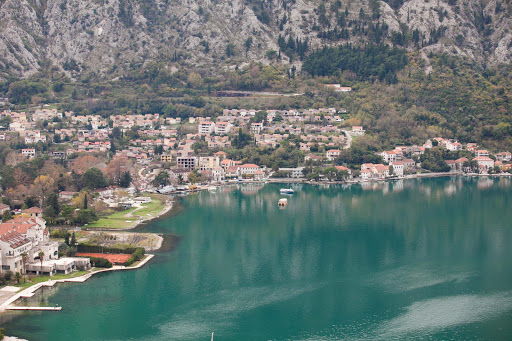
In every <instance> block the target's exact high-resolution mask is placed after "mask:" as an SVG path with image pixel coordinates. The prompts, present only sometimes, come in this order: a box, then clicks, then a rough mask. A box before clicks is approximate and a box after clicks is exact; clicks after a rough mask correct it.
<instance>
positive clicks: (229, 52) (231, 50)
mask: <svg viewBox="0 0 512 341" xmlns="http://www.w3.org/2000/svg"><path fill="white" fill-rule="evenodd" d="M235 54H236V51H235V44H233V43H229V44H227V45H226V57H233V56H234V55H235Z"/></svg>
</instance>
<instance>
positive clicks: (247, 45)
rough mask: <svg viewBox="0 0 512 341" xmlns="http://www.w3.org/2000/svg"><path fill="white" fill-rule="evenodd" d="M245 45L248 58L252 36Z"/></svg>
mask: <svg viewBox="0 0 512 341" xmlns="http://www.w3.org/2000/svg"><path fill="white" fill-rule="evenodd" d="M244 46H245V58H247V53H248V52H249V49H250V48H251V46H252V37H249V38H247V40H246V41H245V43H244Z"/></svg>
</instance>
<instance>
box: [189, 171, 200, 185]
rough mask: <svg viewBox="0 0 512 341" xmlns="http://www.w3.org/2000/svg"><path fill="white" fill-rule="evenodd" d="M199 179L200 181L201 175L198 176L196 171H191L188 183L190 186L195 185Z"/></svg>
mask: <svg viewBox="0 0 512 341" xmlns="http://www.w3.org/2000/svg"><path fill="white" fill-rule="evenodd" d="M200 179H201V175H199V173H198V172H197V170H193V171H192V172H190V174H189V175H188V181H190V183H191V184H195V183H197V182H199V180H200Z"/></svg>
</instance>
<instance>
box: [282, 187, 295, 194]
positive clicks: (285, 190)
mask: <svg viewBox="0 0 512 341" xmlns="http://www.w3.org/2000/svg"><path fill="white" fill-rule="evenodd" d="M279 192H280V193H281V194H293V193H295V191H294V190H293V189H291V188H281V189H280V190H279Z"/></svg>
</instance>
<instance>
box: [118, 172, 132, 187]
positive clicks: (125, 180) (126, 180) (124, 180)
mask: <svg viewBox="0 0 512 341" xmlns="http://www.w3.org/2000/svg"><path fill="white" fill-rule="evenodd" d="M131 183H132V176H131V174H130V172H128V171H126V172H124V173H123V175H122V176H121V180H120V181H119V186H121V187H123V188H128V187H130V184H131Z"/></svg>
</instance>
